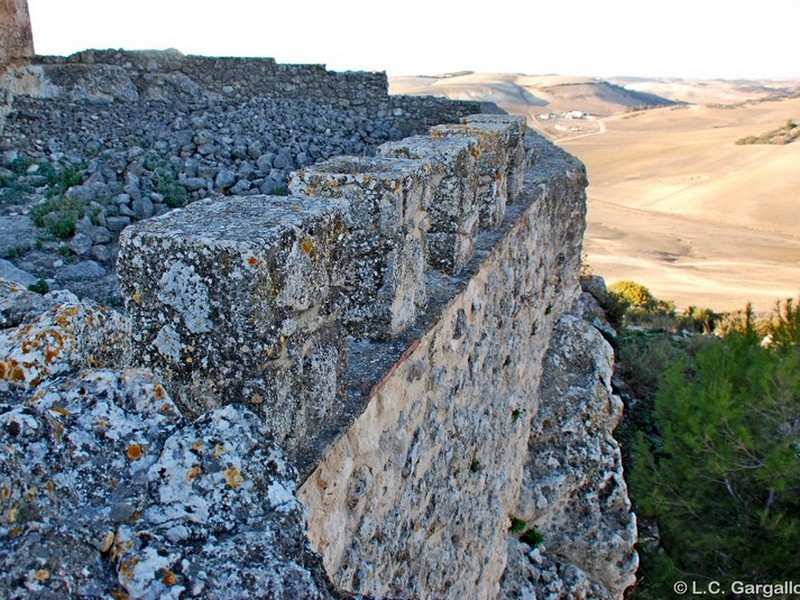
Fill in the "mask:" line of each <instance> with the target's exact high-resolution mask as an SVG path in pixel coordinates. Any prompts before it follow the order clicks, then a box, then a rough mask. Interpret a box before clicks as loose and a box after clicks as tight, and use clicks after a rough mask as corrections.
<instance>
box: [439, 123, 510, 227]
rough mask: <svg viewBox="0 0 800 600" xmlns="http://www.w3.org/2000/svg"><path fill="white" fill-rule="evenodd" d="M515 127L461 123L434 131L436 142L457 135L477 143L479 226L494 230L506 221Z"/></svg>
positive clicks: (444, 126) (498, 124) (497, 124)
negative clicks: (508, 182)
mask: <svg viewBox="0 0 800 600" xmlns="http://www.w3.org/2000/svg"><path fill="white" fill-rule="evenodd" d="M511 130H512V127H511V126H509V125H507V124H504V123H461V124H447V125H437V126H436V127H431V129H430V135H431V137H434V138H441V137H445V136H451V135H458V136H469V137H473V138H475V139H476V140H477V141H478V152H477V157H476V162H475V166H476V170H477V174H478V204H479V206H480V225H481V227H482V228H484V229H494V228H495V227H497V226H498V225H499V224H500V223H502V221H503V217H504V215H505V212H506V204H507V203H508V188H507V185H506V177H507V173H508V162H509V147H510V145H511Z"/></svg>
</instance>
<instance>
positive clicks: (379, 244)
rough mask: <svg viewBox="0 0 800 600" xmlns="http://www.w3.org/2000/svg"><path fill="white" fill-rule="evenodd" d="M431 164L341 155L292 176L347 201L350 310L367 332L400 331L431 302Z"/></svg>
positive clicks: (349, 317)
mask: <svg viewBox="0 0 800 600" xmlns="http://www.w3.org/2000/svg"><path fill="white" fill-rule="evenodd" d="M429 170H430V164H429V163H427V162H424V161H413V160H403V159H396V160H387V159H377V158H372V159H371V158H363V159H362V158H346V157H340V158H334V159H331V160H328V161H325V162H324V163H321V164H318V165H315V166H312V167H309V168H308V169H304V170H303V171H300V172H298V173H295V174H293V175H292V177H291V179H290V181H289V189H290V190H291V191H292V192H293V193H295V194H307V195H309V196H315V197H318V198H321V199H324V198H341V199H345V200H346V201H347V209H346V223H347V227H348V229H349V236H348V238H347V242H346V249H345V254H344V256H343V259H344V260H345V261H346V262H347V265H346V266H345V267H344V268H343V271H344V282H343V285H344V288H345V292H344V293H345V297H346V305H345V306H344V314H343V318H344V322H345V325H346V326H347V327H348V330H350V331H353V332H355V333H356V334H357V335H359V336H360V337H364V336H368V337H374V338H385V337H389V336H391V335H393V334H396V333H399V332H400V331H402V330H403V329H405V328H406V327H408V325H409V324H411V323H413V321H414V320H415V319H416V317H417V315H418V314H419V311H420V310H421V309H422V308H424V306H425V304H426V302H427V294H426V291H425V281H424V278H423V275H424V272H425V264H426V249H425V235H426V232H427V229H428V209H429V207H430V186H429V184H428V172H429ZM323 202H324V200H323Z"/></svg>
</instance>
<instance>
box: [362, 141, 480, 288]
mask: <svg viewBox="0 0 800 600" xmlns="http://www.w3.org/2000/svg"><path fill="white" fill-rule="evenodd" d="M477 153H478V142H477V140H475V139H474V138H468V137H460V136H450V137H441V138H432V137H428V136H414V137H409V138H405V139H403V140H399V141H396V142H387V143H385V144H383V145H381V146H380V147H379V148H378V154H379V155H380V156H385V157H392V158H410V159H423V160H429V161H430V163H431V179H430V181H431V185H430V187H431V203H430V208H429V209H428V215H429V217H430V227H429V231H428V235H427V241H428V262H429V264H430V266H431V267H433V268H434V269H439V270H442V271H445V272H447V273H453V272H456V271H458V270H459V269H461V267H463V266H464V265H465V264H466V262H467V261H468V260H469V258H470V256H471V255H472V248H473V245H474V242H475V236H476V235H477V233H478V203H477V195H476V194H477V185H478V179H477V176H476V172H475V156H476V155H477Z"/></svg>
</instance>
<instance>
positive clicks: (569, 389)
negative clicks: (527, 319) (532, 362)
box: [501, 314, 638, 599]
mask: <svg viewBox="0 0 800 600" xmlns="http://www.w3.org/2000/svg"><path fill="white" fill-rule="evenodd" d="M612 365H613V352H612V350H611V347H610V346H609V344H608V343H607V342H606V341H605V339H603V337H602V336H601V334H600V332H599V331H598V330H597V329H595V328H594V327H593V326H592V325H590V324H589V323H588V322H587V321H585V320H583V319H581V318H579V317H577V316H574V315H573V314H566V315H564V316H563V317H561V318H560V319H559V321H558V323H557V324H556V327H555V330H554V331H553V337H552V340H551V342H550V348H549V350H548V353H547V356H546V358H545V361H544V371H543V373H542V385H541V387H540V391H539V409H538V412H537V414H536V417H535V419H534V423H533V427H532V430H531V437H530V441H529V443H528V457H529V459H528V462H527V464H526V465H525V475H524V479H523V483H522V488H521V490H520V496H519V504H518V508H517V512H516V516H517V518H519V519H521V520H523V521H525V522H526V524H527V527H530V528H535V530H536V531H537V532H538V534H539V535H541V536H542V540H543V541H542V545H541V546H540V547H536V548H531V547H530V546H529V545H528V544H526V543H525V542H523V541H518V540H515V541H512V542H510V543H509V545H510V547H509V551H510V552H509V564H508V568H507V571H506V573H505V575H504V577H503V581H502V587H501V589H502V595H504V596H507V597H518V596H520V595H523V596H524V595H526V594H527V595H528V596H530V595H531V594H534V595H535V597H537V598H565V599H566V598H573V597H575V594H576V592H578V591H580V590H582V591H583V594H584V595H585V596H586V597H592V598H622V594H623V592H624V590H625V589H626V588H627V587H629V586H631V585H633V583H634V582H635V580H636V577H635V573H636V568H637V566H638V558H637V555H636V552H635V551H634V549H633V546H634V544H635V543H636V539H637V534H636V517H635V515H634V514H633V513H632V512H631V504H630V501H629V499H628V492H627V486H626V483H625V480H624V478H623V474H622V458H621V454H620V450H619V446H618V444H617V442H616V440H614V438H613V437H612V436H611V432H612V431H613V430H614V428H615V427H616V425H617V423H618V422H619V419H620V418H621V416H622V401H621V400H620V399H619V398H618V397H616V396H614V395H613V394H612V392H611V373H612Z"/></svg>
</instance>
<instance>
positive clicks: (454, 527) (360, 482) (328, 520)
mask: <svg viewBox="0 0 800 600" xmlns="http://www.w3.org/2000/svg"><path fill="white" fill-rule="evenodd" d="M532 143H534V140H532ZM543 148H544V150H543V156H544V158H543V160H542V162H541V163H540V165H539V168H538V170H537V171H531V172H529V179H528V180H527V182H526V196H525V198H524V199H523V200H520V202H519V203H516V204H514V205H512V206H511V207H510V209H509V216H508V219H507V221H506V223H504V225H503V228H502V229H501V230H500V232H499V236H498V235H491V234H490V233H486V234H484V235H483V236H479V239H478V248H477V250H476V254H477V255H478V256H482V257H483V260H482V261H481V262H480V265H479V266H476V267H475V269H476V270H475V271H474V272H471V273H470V274H469V281H468V283H465V285H464V287H463V288H460V289H459V290H458V293H457V294H456V295H455V296H454V297H453V298H452V299H451V300H449V301H448V302H447V304H446V306H444V307H442V308H441V312H440V313H438V314H437V319H436V321H435V322H434V323H433V325H432V326H431V327H430V328H428V329H427V330H426V331H425V332H424V334H423V335H422V337H421V338H420V339H419V340H418V341H417V342H415V343H413V344H412V345H411V348H410V349H409V350H408V351H407V352H406V353H405V354H404V355H403V356H402V357H401V359H400V360H399V361H398V362H397V363H396V364H394V365H393V366H392V367H391V369H390V370H389V372H388V373H387V374H386V376H385V378H384V379H383V381H382V382H381V383H380V384H379V385H378V386H376V388H375V389H374V391H373V392H372V395H371V397H370V399H369V403H368V405H367V407H366V409H365V411H364V412H363V414H361V416H359V417H358V418H357V419H356V421H355V423H354V424H353V425H352V426H351V427H350V428H349V429H348V431H347V433H346V434H345V435H344V436H343V437H342V438H341V439H340V440H339V441H338V442H336V443H335V444H334V445H333V446H332V448H331V449H330V450H329V451H328V452H327V453H326V455H325V457H324V458H323V460H322V461H321V463H320V465H319V466H318V467H317V468H316V469H315V470H314V471H313V472H312V473H311V475H310V476H309V478H308V479H307V480H306V482H305V483H304V484H303V485H302V486H301V488H300V491H299V494H298V497H299V498H300V500H301V502H303V504H305V506H306V508H307V509H308V511H309V537H310V539H311V540H312V544H313V546H314V548H315V549H316V550H317V551H319V552H320V553H321V554H322V555H323V560H324V564H325V566H326V569H327V571H328V573H329V574H330V575H331V577H332V579H333V580H334V582H335V583H336V584H337V585H338V586H340V587H342V588H344V589H346V590H351V591H355V592H358V593H363V594H370V595H378V596H390V597H403V598H408V597H458V596H464V597H494V596H496V595H497V593H498V592H499V590H500V587H499V581H500V578H501V575H502V573H503V571H504V568H505V564H506V556H507V536H508V526H509V517H510V516H511V515H512V514H513V513H514V512H515V510H516V500H517V494H518V492H519V488H520V485H521V481H522V476H523V471H522V466H523V464H522V462H521V460H520V457H522V456H524V455H525V450H526V447H527V443H528V439H529V437H530V436H529V434H530V424H531V417H532V415H533V414H534V412H535V408H536V405H537V390H538V387H539V375H540V373H541V368H542V359H543V355H544V353H545V350H546V348H547V346H548V343H549V339H550V331H551V329H552V327H553V325H554V322H555V320H556V318H557V316H558V315H559V314H560V312H561V311H563V310H565V308H566V307H567V306H568V305H570V304H571V303H572V300H573V299H574V297H575V296H576V295H577V293H578V291H579V290H578V286H577V271H578V266H579V261H580V247H581V239H582V230H583V218H584V211H585V195H584V191H583V188H584V187H585V185H586V180H585V174H584V171H583V167H582V166H581V165H580V164H579V163H577V162H576V161H572V160H570V159H569V158H568V157H566V155H564V154H563V153H561V152H560V151H558V150H556V149H555V148H554V147H552V146H550V145H543Z"/></svg>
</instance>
